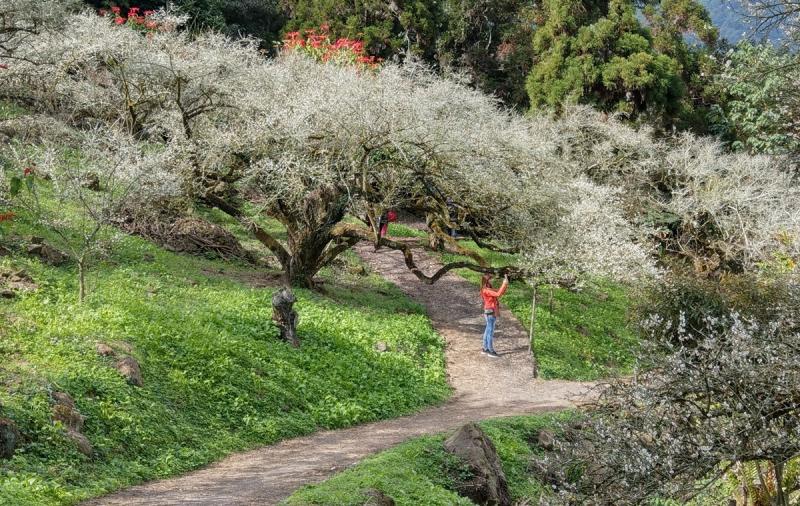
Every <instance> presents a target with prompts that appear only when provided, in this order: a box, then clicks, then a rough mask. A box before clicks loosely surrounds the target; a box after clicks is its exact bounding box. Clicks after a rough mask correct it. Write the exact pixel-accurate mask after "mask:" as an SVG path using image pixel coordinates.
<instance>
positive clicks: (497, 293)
mask: <svg viewBox="0 0 800 506" xmlns="http://www.w3.org/2000/svg"><path fill="white" fill-rule="evenodd" d="M507 289H508V278H504V279H503V284H502V285H500V288H498V289H497V290H492V289H491V288H484V289H483V292H484V293H485V294H487V295H490V296H492V297H502V296H503V294H504V293H506V290H507Z"/></svg>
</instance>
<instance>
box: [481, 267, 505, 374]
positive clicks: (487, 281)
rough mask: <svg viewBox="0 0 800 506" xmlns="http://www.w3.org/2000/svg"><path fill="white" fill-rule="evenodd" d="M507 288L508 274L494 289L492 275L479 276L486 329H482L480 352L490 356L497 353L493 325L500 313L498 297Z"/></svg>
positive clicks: (495, 356) (496, 355)
mask: <svg viewBox="0 0 800 506" xmlns="http://www.w3.org/2000/svg"><path fill="white" fill-rule="evenodd" d="M506 289H508V275H505V276H503V284H502V285H500V288H499V289H497V290H495V289H494V288H492V275H491V274H484V275H483V276H482V277H481V299H483V316H484V318H486V329H485V330H484V331H483V349H482V352H483V353H486V354H487V355H489V356H490V357H494V358H497V357H498V356H499V355H498V354H497V352H496V351H494V327H495V323H497V316H498V315H499V314H500V301H499V299H500V297H502V296H503V294H504V293H506Z"/></svg>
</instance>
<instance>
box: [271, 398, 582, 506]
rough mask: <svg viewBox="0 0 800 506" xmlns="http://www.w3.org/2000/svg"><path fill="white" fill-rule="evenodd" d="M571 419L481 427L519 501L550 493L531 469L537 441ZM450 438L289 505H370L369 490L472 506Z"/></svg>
mask: <svg viewBox="0 0 800 506" xmlns="http://www.w3.org/2000/svg"><path fill="white" fill-rule="evenodd" d="M571 416H572V415H571V413H569V412H563V413H558V414H549V415H540V416H528V417H513V418H502V419H496V420H488V421H485V422H482V423H480V426H481V427H482V428H483V429H484V431H485V432H486V433H487V435H488V436H489V437H490V438H491V439H492V442H493V443H494V445H495V448H496V449H497V454H498V456H499V457H500V460H501V462H502V465H503V472H504V473H505V475H506V479H507V480H508V484H509V489H510V491H511V495H512V499H513V500H514V501H517V502H520V503H523V501H525V500H527V501H529V504H536V503H537V501H538V499H539V497H540V496H541V495H542V494H543V493H545V488H543V486H542V484H541V483H539V482H537V481H536V480H535V479H534V478H533V475H532V474H531V473H530V471H529V469H528V464H529V462H530V459H531V457H533V456H534V455H535V454H538V453H539V452H540V450H539V449H538V448H537V447H536V445H535V441H536V436H537V434H538V432H539V430H541V429H542V428H545V427H552V426H553V425H555V424H556V423H557V422H558V421H561V420H565V419H568V418H569V417H571ZM446 437H447V435H444V434H440V435H436V436H426V437H422V438H418V439H414V440H411V441H409V442H406V443H403V444H401V445H399V446H397V447H395V448H392V449H391V450H387V451H385V452H382V453H379V454H378V455H375V456H373V457H371V458H369V459H366V460H364V461H363V462H361V463H360V464H358V465H357V466H355V467H353V468H351V469H348V470H346V471H344V472H342V473H340V474H337V475H336V476H334V477H333V478H331V479H329V480H327V481H324V482H322V483H320V484H318V485H311V486H307V487H304V488H302V489H300V490H299V491H297V492H295V493H294V494H293V495H292V496H291V497H290V498H289V499H287V500H286V501H285V504H287V505H293V506H299V505H316V504H318V505H327V504H336V505H342V506H350V505H352V506H355V505H361V504H364V503H365V500H366V499H367V498H366V496H365V495H364V490H366V489H377V490H380V491H381V492H383V493H384V494H386V495H387V496H389V497H391V498H392V499H394V500H395V503H396V504H397V505H398V506H403V505H408V506H412V505H414V506H416V505H418V504H425V505H448V506H449V505H470V504H473V503H472V502H471V501H470V500H468V499H465V498H463V497H460V496H458V494H456V492H455V490H456V489H457V486H458V483H459V481H460V480H462V479H463V478H465V477H467V476H468V474H469V470H468V467H466V466H465V464H464V463H463V462H461V461H459V459H458V458H456V457H454V456H453V455H450V454H449V453H447V452H445V451H444V449H443V447H442V443H443V441H444V440H445V439H446Z"/></svg>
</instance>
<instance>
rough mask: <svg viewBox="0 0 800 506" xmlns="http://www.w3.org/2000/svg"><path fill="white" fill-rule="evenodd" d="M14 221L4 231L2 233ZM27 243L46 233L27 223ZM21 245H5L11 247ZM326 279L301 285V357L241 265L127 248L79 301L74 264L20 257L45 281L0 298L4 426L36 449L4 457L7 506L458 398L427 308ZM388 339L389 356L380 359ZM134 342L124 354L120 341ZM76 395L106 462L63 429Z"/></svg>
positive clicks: (14, 261)
mask: <svg viewBox="0 0 800 506" xmlns="http://www.w3.org/2000/svg"><path fill="white" fill-rule="evenodd" d="M4 225H5V224H4ZM8 232H10V233H11V234H13V235H14V236H15V237H16V239H12V241H11V242H12V245H13V244H14V242H19V243H20V244H18V245H17V246H18V248H21V247H22V243H23V242H24V238H25V237H27V236H30V235H41V236H45V237H46V236H47V233H46V231H43V230H37V229H35V228H33V227H31V226H30V224H29V222H28V221H26V219H25V217H24V216H21V217H20V218H19V219H18V220H17V221H16V222H15V223H14V224H13V225H12V227H11V229H10V230H8ZM7 244H8V242H7ZM347 262H348V263H349V264H350V265H347V264H345V265H343V266H341V267H340V268H339V269H338V270H336V271H333V270H327V271H326V272H325V273H323V277H324V278H325V280H326V282H327V283H326V285H327V286H328V292H327V296H322V295H319V294H316V293H312V292H308V291H302V290H298V291H297V295H298V298H299V301H298V303H297V305H296V309H297V311H298V312H299V314H300V326H299V333H300V335H301V338H302V346H301V347H300V348H299V349H293V348H291V347H290V346H289V345H287V344H284V343H283V342H281V341H279V340H278V339H276V335H277V329H276V328H275V327H273V326H272V324H271V323H270V319H271V306H270V297H271V294H272V291H273V289H272V288H271V287H269V286H267V287H262V288H253V287H251V285H252V284H253V283H254V282H255V284H256V285H261V286H263V282H264V280H265V279H266V280H268V279H270V278H269V277H268V276H262V273H259V272H258V271H254V270H252V268H250V267H247V266H244V265H235V264H230V263H226V262H221V261H213V260H206V259H202V258H193V257H187V256H181V255H177V254H173V253H169V252H166V251H164V250H161V249H159V248H157V247H155V246H153V245H152V244H150V243H148V242H146V241H143V240H140V239H137V238H132V237H128V238H125V239H124V240H123V241H122V242H121V243H120V244H119V245H118V246H117V247H115V249H114V252H113V254H112V255H111V256H110V257H109V258H107V259H106V260H105V261H103V262H102V263H101V264H100V265H98V266H95V267H94V268H93V270H92V271H91V272H90V277H89V285H90V289H91V291H90V294H89V297H88V299H87V301H86V303H85V304H84V305H78V304H76V302H75V301H76V293H75V291H76V288H75V286H76V281H75V278H76V274H75V268H74V266H72V265H66V266H64V267H59V268H56V267H50V266H47V265H44V264H42V263H41V262H40V261H38V260H36V259H32V258H30V257H28V256H26V255H24V254H21V253H20V252H19V249H17V253H16V254H15V255H13V256H11V257H0V272H4V271H5V272H7V271H16V270H19V269H24V270H25V271H26V272H27V273H28V274H29V275H30V276H31V277H32V278H33V279H34V281H35V282H36V283H37V284H38V285H39V288H38V290H37V291H35V292H32V293H28V294H23V295H20V296H19V297H17V298H16V299H14V300H10V301H7V300H5V299H0V365H1V367H0V418H3V417H5V418H10V419H12V420H13V421H14V422H15V423H16V424H17V426H18V427H19V430H20V431H21V432H22V434H23V436H24V438H25V444H24V446H23V447H22V448H21V449H20V450H18V451H17V453H16V454H15V456H14V457H13V458H12V459H11V460H0V504H14V505H28V504H30V505H46V504H69V503H74V502H77V501H78V500H80V499H82V498H86V497H89V496H92V495H97V494H100V493H102V492H106V491H110V490H114V489H117V488H120V487H123V486H125V485H130V484H133V483H136V482H140V481H143V480H146V479H151V478H157V477H163V476H168V475H172V474H175V473H179V472H182V471H186V470H189V469H192V468H195V467H198V466H200V465H203V464H206V463H208V462H211V461H213V460H215V459H218V458H220V457H221V456H223V455H225V454H227V453H230V452H232V451H236V450H242V449H245V448H251V447H254V446H258V445H263V444H268V443H272V442H275V441H277V440H279V439H283V438H288V437H292V436H296V435H300V434H305V433H309V432H312V431H314V430H317V429H318V428H334V427H342V426H346V425H350V424H354V423H358V422H364V421H368V420H375V419H379V418H389V417H395V416H398V415H401V414H404V413H409V412H412V411H414V410H416V409H417V408H420V407H421V406H424V405H428V404H433V403H437V402H439V401H441V400H443V399H445V398H446V397H447V395H448V392H449V390H448V387H447V384H446V379H445V372H444V359H443V341H442V339H441V338H440V337H439V336H438V335H437V334H436V333H435V332H434V330H433V329H432V328H431V326H430V324H429V322H428V320H427V319H426V317H425V316H424V314H423V313H422V309H421V308H420V307H418V306H417V305H415V304H413V303H412V302H410V301H409V300H408V299H406V298H404V296H403V295H402V294H401V293H399V292H398V291H397V290H396V289H395V288H394V287H393V286H391V285H389V284H387V283H385V282H383V281H382V280H381V279H379V278H378V277H376V276H360V275H357V274H349V271H356V270H360V268H359V269H355V268H354V266H353V265H352V264H353V263H354V262H355V259H354V258H353V257H348V259H347ZM378 341H382V342H384V343H385V344H386V346H387V348H388V351H386V352H384V353H379V352H378V351H376V350H375V344H376V343H377V342H378ZM98 342H103V343H109V344H111V345H112V347H118V346H120V343H128V344H130V345H131V347H132V355H133V356H134V357H135V358H136V359H137V360H138V361H139V362H140V363H141V367H142V373H143V377H144V387H142V388H137V387H134V386H131V385H129V384H128V383H127V382H126V381H125V380H124V379H123V377H122V376H121V375H120V374H119V373H118V372H117V371H116V370H115V369H114V367H113V360H112V359H110V358H104V357H101V356H100V355H98V353H97V352H96V351H95V346H96V344H97V343H98ZM122 346H124V344H122ZM55 392H66V393H68V394H69V395H70V396H72V398H74V400H75V402H76V405H77V409H78V411H80V413H81V414H82V415H83V416H84V417H85V426H84V429H83V433H84V434H85V435H86V436H87V437H88V438H89V440H90V441H91V443H92V444H93V446H94V452H95V453H94V457H93V458H88V457H86V456H84V455H82V454H80V453H79V452H78V451H77V450H76V448H75V445H74V443H72V442H71V441H70V440H69V439H68V438H67V437H66V436H65V430H64V427H63V426H62V425H61V423H57V422H53V420H52V409H53V405H54V400H53V393H55Z"/></svg>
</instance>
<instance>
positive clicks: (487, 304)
mask: <svg viewBox="0 0 800 506" xmlns="http://www.w3.org/2000/svg"><path fill="white" fill-rule="evenodd" d="M507 288H508V280H505V279H504V280H503V284H502V285H500V288H499V289H498V290H493V289H492V288H491V287H488V286H487V287H486V288H484V289H483V290H481V298H482V299H483V309H491V310H493V311H494V314H495V315H497V312H498V311H499V310H500V303H499V302H498V300H497V299H499V298H500V297H502V296H503V294H504V293H506V289H507Z"/></svg>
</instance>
